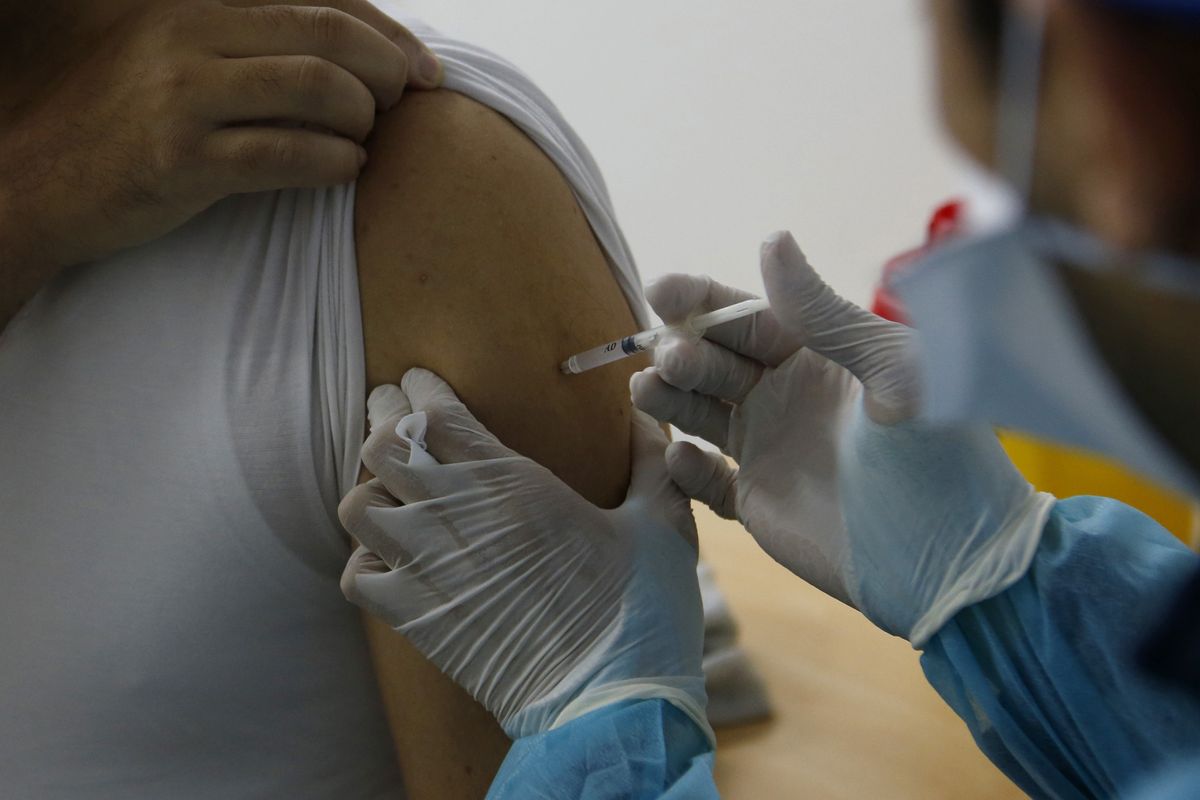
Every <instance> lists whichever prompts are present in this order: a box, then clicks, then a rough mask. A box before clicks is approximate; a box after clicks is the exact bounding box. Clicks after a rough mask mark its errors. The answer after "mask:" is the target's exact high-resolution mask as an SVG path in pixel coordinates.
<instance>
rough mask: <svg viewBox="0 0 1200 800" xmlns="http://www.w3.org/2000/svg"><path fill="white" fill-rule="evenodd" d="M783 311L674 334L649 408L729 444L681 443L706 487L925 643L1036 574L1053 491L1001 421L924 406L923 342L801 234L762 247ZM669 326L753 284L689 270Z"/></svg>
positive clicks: (662, 290) (679, 283) (666, 289)
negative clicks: (870, 303)
mask: <svg viewBox="0 0 1200 800" xmlns="http://www.w3.org/2000/svg"><path fill="white" fill-rule="evenodd" d="M762 274H763V280H764V283H765V285H766V287H767V296H768V298H769V299H770V300H771V306H772V307H771V310H769V311H766V312H763V313H761V314H759V315H757V316H755V317H751V318H748V319H745V320H739V321H737V322H733V323H729V324H727V325H723V326H720V327H716V328H713V329H711V330H709V332H708V334H707V335H706V337H705V338H703V339H701V340H691V339H687V338H683V337H677V338H674V339H672V340H670V341H667V342H666V343H663V344H660V345H659V347H658V348H657V350H656V352H655V356H654V359H655V366H654V367H652V368H651V369H648V370H645V371H643V372H641V373H638V374H637V375H635V376H634V377H633V379H632V381H631V389H632V392H633V397H634V402H635V404H636V405H637V406H638V407H639V408H641V409H642V410H644V411H646V412H648V413H650V414H651V415H652V416H654V417H656V418H658V419H660V420H663V421H665V422H670V423H672V424H675V425H677V426H678V427H679V428H681V429H682V430H684V431H685V432H687V433H691V434H694V435H696V436H700V437H702V438H704V439H707V440H708V441H710V442H712V443H713V444H715V445H717V446H718V447H720V448H721V450H722V451H723V452H724V453H725V454H726V455H728V456H730V457H731V458H733V459H734V461H736V462H737V463H738V465H739V469H736V470H735V469H734V468H732V467H730V466H729V464H728V463H727V462H726V461H725V459H724V458H722V457H721V456H719V455H717V454H715V453H706V452H704V451H702V450H700V449H699V448H697V447H695V446H694V445H691V444H687V443H675V444H673V445H671V447H670V448H669V449H668V450H667V462H668V466H669V469H670V472H671V476H672V478H673V479H674V480H675V482H676V483H677V484H678V485H679V486H680V488H682V489H683V491H684V492H685V493H686V494H688V495H689V496H691V497H694V498H696V499H699V500H701V501H703V502H704V503H706V504H707V505H709V506H710V507H712V508H713V510H714V511H716V512H717V513H718V514H720V515H721V516H723V517H726V518H730V519H732V518H737V519H738V520H740V521H741V522H742V524H743V525H745V526H746V528H747V529H748V530H749V531H750V532H751V533H752V534H753V535H754V537H755V539H756V540H757V541H758V542H759V544H760V545H761V546H762V547H763V549H764V550H766V551H767V553H769V554H770V555H771V556H772V557H773V558H775V559H776V560H777V561H779V562H780V563H781V564H783V565H784V566H785V567H787V568H788V569H790V570H791V571H792V572H794V573H796V574H797V575H798V576H800V577H801V578H804V579H805V580H807V581H808V582H810V583H812V584H813V585H814V586H817V587H818V588H820V589H821V590H823V591H825V592H826V593H828V594H831V595H833V596H834V597H837V598H838V599H840V600H843V601H844V602H847V603H850V604H852V605H854V606H856V607H857V608H858V609H859V610H861V611H862V612H863V613H864V614H866V615H867V617H869V618H870V619H871V620H872V621H874V622H875V623H876V624H878V625H879V626H880V627H882V628H884V629H885V630H888V631H889V632H891V633H894V634H896V635H899V636H903V637H905V638H908V639H909V640H910V641H912V642H913V644H914V645H916V646H921V645H922V644H924V642H925V641H926V640H927V639H928V638H929V637H930V636H932V635H933V633H936V631H937V629H938V628H940V627H941V626H942V625H943V624H945V622H946V621H947V620H948V619H949V618H950V617H951V616H953V614H954V613H956V612H957V611H958V610H959V609H961V608H963V607H965V606H966V605H970V604H971V603H974V602H978V601H979V600H982V599H985V598H986V597H989V596H991V595H993V594H996V593H998V592H1000V591H1002V590H1003V589H1004V588H1006V587H1007V586H1008V585H1010V584H1011V583H1013V582H1015V581H1016V580H1018V579H1019V578H1020V576H1021V575H1022V574H1024V571H1025V569H1027V568H1028V565H1029V562H1030V560H1031V559H1032V557H1033V553H1034V551H1035V550H1036V547H1037V543H1038V541H1039V538H1040V534H1041V529H1042V526H1043V524H1044V522H1045V517H1046V514H1047V513H1048V512H1049V508H1050V505H1051V504H1052V501H1053V498H1051V497H1050V496H1049V495H1041V494H1037V493H1035V492H1034V491H1033V489H1032V487H1031V486H1029V484H1028V482H1026V481H1025V480H1024V478H1022V477H1021V475H1020V474H1019V473H1018V472H1017V471H1016V469H1015V468H1014V467H1013V466H1012V464H1011V463H1010V462H1009V460H1008V458H1007V456H1006V455H1005V453H1004V451H1003V449H1002V448H1001V447H1000V445H999V442H998V441H997V440H996V437H995V436H994V434H993V433H992V432H991V431H990V430H989V429H986V428H973V429H956V430H947V429H938V428H933V427H931V426H928V425H925V424H923V423H921V422H919V421H916V420H914V419H913V417H914V416H915V414H916V411H917V408H918V405H919V396H918V385H917V381H918V379H917V372H916V369H915V362H914V359H915V352H914V350H913V337H912V336H911V335H910V331H909V330H908V329H907V328H906V327H904V326H903V325H899V324H897V323H893V322H888V321H887V320H884V319H881V318H880V317H877V316H875V315H874V314H871V313H869V312H867V311H865V310H863V309H861V308H859V307H858V306H855V305H854V304H853V303H850V302H848V301H846V300H844V299H842V298H841V297H839V296H838V295H837V294H836V293H835V292H834V291H833V290H832V289H830V288H829V286H827V285H826V284H825V283H824V282H823V281H822V280H821V278H820V276H818V275H817V273H816V272H815V271H814V270H813V269H812V267H811V266H809V264H808V262H807V260H806V259H805V257H804V254H803V253H802V252H801V251H800V248H799V246H797V244H796V242H795V241H794V240H793V239H792V238H791V236H790V235H788V234H776V235H774V236H773V237H771V238H770V239H769V240H768V241H767V242H766V243H765V244H764V245H763V249H762ZM647 297H648V298H649V300H650V304H651V306H652V307H653V308H654V310H655V311H656V312H657V313H658V314H659V316H661V317H662V318H663V319H664V320H665V321H667V322H669V323H676V322H681V321H683V320H684V319H686V318H687V317H689V316H691V315H694V314H697V313H703V312H704V311H708V310H711V309H715V308H720V307H722V306H726V305H729V304H731V303H735V302H738V301H741V300H745V299H747V298H749V297H751V295H749V294H747V293H745V292H741V291H738V290H736V289H731V288H729V287H726V286H722V285H720V284H717V283H714V282H713V281H711V280H710V279H707V278H702V277H695V276H686V275H673V276H668V277H666V278H664V279H662V280H660V281H659V282H657V283H655V284H654V285H652V286H650V287H648V288H647Z"/></svg>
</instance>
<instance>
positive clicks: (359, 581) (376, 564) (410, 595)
mask: <svg viewBox="0 0 1200 800" xmlns="http://www.w3.org/2000/svg"><path fill="white" fill-rule="evenodd" d="M341 588H342V594H344V595H345V596H346V599H347V600H349V601H350V602H351V603H354V604H355V605H356V606H359V607H360V608H362V609H364V610H365V611H367V612H368V613H369V614H371V615H372V616H375V617H378V618H379V619H381V620H383V621H384V622H386V623H387V624H388V625H391V626H392V627H393V628H396V629H401V628H403V627H404V626H406V625H409V624H411V623H413V622H415V621H417V620H419V619H421V618H422V617H424V616H425V615H426V614H429V613H432V612H434V611H435V610H438V609H445V608H447V607H448V606H450V605H452V604H453V602H454V600H455V598H454V597H452V596H451V595H450V593H449V592H446V591H444V590H442V589H441V588H440V587H438V586H437V585H436V584H435V583H434V582H433V581H431V580H429V579H428V577H426V576H425V575H424V574H422V572H421V570H417V569H413V568H410V567H407V566H404V567H400V568H398V569H391V568H389V567H388V566H387V564H385V563H383V561H382V559H380V558H379V557H378V555H376V554H375V553H372V552H371V551H370V550H368V549H367V548H365V547H362V548H359V549H358V550H356V551H355V552H354V553H353V554H352V555H351V556H350V559H349V561H347V563H346V568H345V570H343V571H342V580H341Z"/></svg>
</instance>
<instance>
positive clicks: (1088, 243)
mask: <svg viewBox="0 0 1200 800" xmlns="http://www.w3.org/2000/svg"><path fill="white" fill-rule="evenodd" d="M1015 5H1016V4H1013V3H1010V4H1008V14H1007V19H1006V24H1005V33H1004V41H1003V45H1002V50H1001V75H1000V81H999V84H998V86H999V108H998V113H997V128H998V129H997V137H996V139H997V148H998V151H997V154H996V155H997V159H996V163H997V165H998V169H999V171H1000V173H1001V176H1002V177H1003V178H1004V179H1005V180H1006V181H1007V183H1008V184H1009V185H1010V186H1011V187H1012V189H1013V190H1014V193H1015V195H1016V197H1017V198H1018V200H1019V205H1020V206H1021V211H1020V213H1018V214H1016V215H1015V219H1014V221H1013V222H1012V223H1011V224H1009V225H1008V226H1006V227H1004V228H1003V229H1001V230H999V231H995V232H992V233H989V234H987V235H984V236H981V237H978V238H974V239H968V240H964V241H960V242H956V243H954V244H951V245H947V246H945V247H942V248H939V249H937V250H935V251H934V252H933V253H932V254H930V255H929V256H927V257H926V258H925V259H923V260H922V261H920V262H918V263H917V264H915V265H913V267H912V268H911V269H910V270H908V271H907V272H906V273H904V274H902V275H900V276H899V278H898V279H897V280H896V282H895V284H894V286H893V288H894V290H895V292H896V294H897V295H898V296H899V297H900V299H901V300H902V302H903V304H904V306H905V308H906V310H907V312H908V316H909V319H910V320H911V322H912V324H913V326H914V327H915V328H916V330H917V339H918V347H919V359H918V361H919V364H920V370H921V388H922V410H921V416H922V417H923V418H924V419H926V420H928V421H930V422H933V423H936V424H950V425H956V424H963V423H975V422H987V423H990V424H992V425H995V426H998V427H1004V428H1010V429H1014V430H1021V431H1025V432H1028V433H1032V434H1034V435H1036V436H1039V437H1042V438H1045V439H1050V440H1054V441H1058V442H1062V443H1065V444H1068V445H1073V446H1076V447H1081V448H1084V449H1087V450H1091V451H1094V452H1099V453H1103V454H1106V455H1109V456H1111V457H1114V458H1116V459H1118V460H1120V461H1123V462H1124V463H1126V464H1127V465H1129V466H1130V467H1132V468H1134V469H1136V470H1139V471H1141V472H1143V473H1144V474H1147V475H1149V476H1152V477H1155V478H1157V479H1159V480H1161V481H1163V482H1165V483H1167V484H1169V485H1172V486H1174V487H1176V488H1179V489H1182V490H1184V491H1187V492H1189V493H1191V494H1193V495H1196V494H1198V493H1200V481H1198V480H1197V475H1196V474H1195V473H1194V472H1193V470H1191V469H1190V468H1189V467H1188V466H1187V465H1186V464H1185V463H1184V462H1183V461H1182V460H1181V459H1180V458H1179V457H1178V456H1177V455H1176V454H1175V452H1174V451H1173V449H1172V448H1171V446H1170V443H1169V442H1167V441H1165V440H1163V438H1162V437H1161V436H1160V435H1159V434H1158V433H1157V432H1156V431H1155V430H1154V428H1153V427H1152V426H1151V425H1150V424H1149V423H1148V422H1147V421H1146V420H1145V419H1144V417H1143V415H1142V414H1141V412H1140V411H1139V410H1138V409H1137V408H1136V407H1135V406H1134V404H1133V403H1132V402H1131V401H1130V399H1129V398H1128V397H1127V396H1126V393H1125V392H1124V390H1123V389H1122V387H1121V385H1120V383H1119V381H1118V380H1117V378H1116V376H1115V375H1114V374H1113V373H1112V371H1111V370H1110V369H1109V367H1108V366H1107V364H1106V363H1105V361H1104V359H1103V358H1102V357H1101V355H1100V353H1099V352H1098V350H1097V348H1096V346H1095V344H1094V343H1093V341H1092V339H1091V336H1090V334H1089V332H1088V329H1087V327H1086V325H1085V323H1084V321H1083V319H1082V318H1081V317H1080V315H1079V312H1078V311H1077V309H1076V307H1075V304H1074V302H1073V300H1072V297H1071V295H1070V293H1069V291H1068V289H1067V287H1066V286H1065V285H1064V281H1063V278H1062V274H1061V270H1087V271H1092V272H1098V273H1118V272H1119V273H1121V274H1122V275H1123V276H1126V277H1128V278H1130V279H1131V280H1134V281H1137V282H1138V283H1139V284H1142V285H1145V286H1148V287H1152V288H1154V289H1157V290H1160V291H1167V292H1171V293H1182V294H1188V295H1195V296H1197V297H1198V298H1200V264H1198V263H1193V262H1191V261H1188V260H1184V259H1180V258H1177V257H1174V256H1171V255H1168V254H1165V253H1154V252H1142V253H1127V252H1118V251H1115V250H1113V249H1111V248H1109V247H1108V246H1106V245H1105V244H1104V243H1102V242H1101V241H1100V240H1099V239H1097V238H1096V237H1094V236H1092V235H1090V234H1088V233H1087V232H1085V231H1082V230H1079V229H1076V228H1073V227H1071V226H1069V225H1067V224H1066V223H1064V222H1062V221H1059V220H1055V219H1049V218H1044V217H1038V216H1036V215H1033V214H1032V213H1030V211H1029V199H1030V193H1031V189H1032V185H1033V179H1034V154H1035V151H1036V145H1037V130H1038V119H1037V112H1038V101H1039V92H1040V87H1041V77H1042V51H1043V43H1044V40H1045V28H1046V14H1045V7H1044V4H1043V3H1042V2H1040V0H1037V1H1035V2H1028V3H1025V4H1023V6H1022V8H1020V9H1014V6H1015ZM1105 5H1106V6H1109V7H1122V8H1127V9H1130V8H1132V7H1136V8H1137V10H1139V11H1148V12H1152V13H1159V12H1165V11H1168V10H1171V9H1184V10H1185V11H1188V12H1190V13H1192V14H1194V15H1195V16H1196V17H1197V18H1198V19H1200V0H1196V1H1195V2H1183V0H1173V1H1171V0H1158V2H1132V0H1125V2H1118V1H1117V0H1112V1H1111V2H1106V3H1105Z"/></svg>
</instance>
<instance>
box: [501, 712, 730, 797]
mask: <svg viewBox="0 0 1200 800" xmlns="http://www.w3.org/2000/svg"><path fill="white" fill-rule="evenodd" d="M712 765H713V751H712V746H711V745H710V744H709V741H708V738H707V737H706V736H705V735H704V734H703V733H701V731H700V729H699V728H698V727H697V726H696V724H695V723H694V722H692V720H691V719H690V718H689V717H688V716H687V715H686V714H684V713H683V712H682V711H680V710H679V709H678V708H676V707H675V706H673V705H671V704H670V703H668V702H666V701H665V700H636V701H626V702H622V703H616V704H614V705H612V706H608V707H606V708H602V709H599V710H597V711H593V712H591V713H590V714H585V715H584V716H582V717H580V718H578V719H575V720H572V721H571V722H568V723H567V724H565V725H563V726H561V727H559V728H555V729H554V730H550V731H546V732H545V733H540V734H538V735H536V736H528V737H526V738H524V739H519V740H517V741H516V742H514V743H513V746H512V749H511V750H510V751H509V753H508V757H507V758H505V760H504V764H503V765H501V767H500V772H499V774H497V776H496V780H495V781H494V782H493V783H492V787H491V789H490V790H489V791H488V798H489V800H508V799H509V798H511V799H512V800H516V798H520V800H566V799H567V798H570V800H609V799H610V798H612V799H613V800H615V799H616V798H633V800H643V799H645V800H649V798H670V799H671V800H683V798H688V800H691V799H692V798H695V800H705V799H706V798H716V797H717V787H716V784H715V783H713V774H712Z"/></svg>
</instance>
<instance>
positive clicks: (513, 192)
mask: <svg viewBox="0 0 1200 800" xmlns="http://www.w3.org/2000/svg"><path fill="white" fill-rule="evenodd" d="M368 152H369V156H370V160H369V161H368V164H367V167H366V169H365V171H364V172H363V175H362V177H361V178H360V179H359V184H358V199H357V207H356V218H357V224H356V231H355V235H356V239H357V249H358V262H359V283H360V291H361V296H362V319H363V333H364V340H365V345H366V372H367V384H368V389H370V388H373V387H375V386H377V385H379V384H382V383H399V381H400V378H401V376H403V374H404V373H405V371H407V370H408V369H409V368H410V367H414V366H421V367H426V368H428V369H431V370H433V371H435V372H437V373H438V374H440V375H441V376H442V377H444V378H445V379H446V380H447V381H448V382H449V383H450V384H451V385H452V386H453V387H454V388H455V390H456V391H457V392H458V394H459V396H460V397H461V398H462V400H463V402H465V403H466V404H467V406H468V408H470V409H471V410H472V411H473V412H474V413H475V414H476V415H477V416H478V417H479V419H480V420H481V421H482V422H483V423H484V424H485V425H486V426H487V427H488V428H490V429H491V430H492V431H493V432H494V433H495V434H496V435H497V436H498V437H499V438H500V439H501V441H503V442H504V443H505V444H507V445H508V446H509V447H512V448H513V449H515V450H517V451H519V452H521V453H522V454H524V455H527V456H529V457H530V458H533V459H535V460H536V461H539V462H540V463H542V464H544V465H545V466H547V467H548V468H550V469H551V470H552V471H553V472H554V473H555V474H557V475H558V476H559V477H560V478H562V480H564V481H565V482H566V483H567V484H568V485H570V486H572V487H573V488H574V489H576V490H577V491H579V492H580V493H581V494H582V495H583V496H584V497H586V498H588V499H589V500H591V501H593V502H595V503H597V504H600V505H604V506H610V507H611V506H615V505H618V504H619V503H620V502H621V500H622V499H623V497H624V494H625V490H626V487H627V484H628V480H629V434H630V419H631V406H630V401H629V391H628V380H629V375H630V374H631V372H633V370H634V369H637V368H640V367H641V366H643V364H641V363H639V361H638V360H635V359H629V360H627V361H625V362H623V363H621V364H616V365H612V366H610V367H607V368H605V369H601V370H596V371H594V372H591V373H586V374H584V375H577V376H564V375H562V374H561V373H560V372H559V369H558V365H559V363H560V362H561V361H562V360H563V359H564V358H565V357H566V356H568V355H570V354H572V353H574V352H578V351H580V350H583V349H586V348H589V347H593V346H595V345H596V344H599V343H601V342H604V341H608V340H611V339H615V338H617V337H619V336H622V335H625V334H627V333H629V332H631V331H633V330H634V329H635V321H634V317H633V314H632V313H631V312H630V310H629V307H628V304H627V302H626V300H625V298H624V295H623V294H622V293H621V291H620V289H619V288H618V286H617V283H616V281H615V279H614V278H613V276H612V273H611V270H610V268H609V265H608V262H607V260H606V258H605V255H604V253H603V251H602V250H601V248H600V246H599V245H598V244H597V242H596V240H595V238H594V237H593V235H592V231H591V229H590V227H589V226H588V223H587V220H586V218H585V217H584V215H583V213H582V211H581V210H580V209H579V207H578V204H577V203H576V201H575V198H574V196H573V194H572V193H571V190H570V187H569V185H568V184H567V182H566V180H565V179H564V178H563V177H562V175H561V174H560V173H559V172H558V170H557V168H556V167H555V166H554V165H553V163H552V162H551V161H550V160H549V159H548V158H547V157H546V156H545V154H544V153H542V151H541V150H540V149H539V148H538V147H537V146H536V145H534V144H533V143H532V142H531V141H530V140H528V139H527V138H526V137H525V136H524V134H522V133H521V132H520V131H519V130H518V129H517V128H516V127H514V126H513V125H512V124H511V123H510V122H509V121H508V120H506V119H504V118H503V117H501V116H500V115H498V114H496V113H495V112H494V111H492V110H490V109H488V108H486V107H484V106H482V105H480V104H478V103H476V102H474V101H472V100H469V99H467V98H465V97H463V96H461V95H458V94H454V93H451V92H446V91H438V92H430V93H425V92H422V93H415V94H410V95H409V96H407V97H406V98H405V100H404V102H402V103H400V104H399V106H397V108H396V109H394V110H393V111H391V112H389V113H387V114H385V115H383V116H382V117H380V119H379V122H378V125H377V126H376V129H375V133H374V134H373V136H372V139H371V141H370V142H369V143H368ZM368 633H369V638H370V641H371V646H372V652H373V654H374V657H375V664H376V671H377V673H378V675H379V679H380V684H381V688H382V691H383V695H384V701H385V705H386V707H387V710H388V713H389V717H390V719H391V721H392V728H393V735H394V736H395V737H396V744H397V751H398V754H399V757H400V760H401V766H402V768H403V769H404V770H405V773H406V783H407V785H408V788H409V791H410V793H411V796H412V797H414V798H422V797H438V798H453V797H473V796H482V795H483V793H484V792H485V791H486V788H487V786H488V784H489V783H490V780H491V777H492V776H493V774H494V772H495V770H496V768H497V767H498V766H499V763H500V761H501V760H502V759H503V755H504V753H505V752H506V750H507V745H508V742H507V739H505V738H504V736H503V733H502V732H501V731H500V729H499V727H498V726H497V725H496V724H495V722H494V721H492V720H491V718H490V716H488V715H487V714H486V712H484V711H483V710H482V709H481V708H480V707H479V706H478V705H476V704H475V703H474V702H473V701H471V700H470V698H469V697H467V695H466V694H465V692H463V691H461V690H460V689H458V688H457V687H455V686H454V685H453V684H451V683H450V681H449V680H448V679H446V678H445V677H444V676H442V675H441V674H440V673H438V672H437V671H436V669H435V668H434V667H432V665H430V664H429V663H428V662H426V661H424V659H422V658H421V657H420V656H419V655H418V654H417V653H416V651H415V650H413V649H412V648H411V647H410V646H409V645H407V643H405V642H404V641H403V639H401V638H400V637H399V636H398V635H397V634H395V633H393V632H392V631H391V630H390V629H388V628H387V627H386V626H385V625H383V624H382V623H379V622H377V621H369V622H368Z"/></svg>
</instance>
